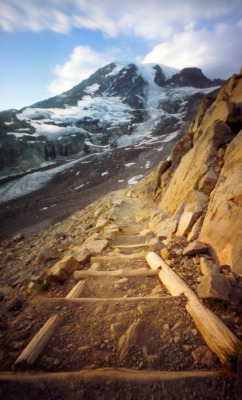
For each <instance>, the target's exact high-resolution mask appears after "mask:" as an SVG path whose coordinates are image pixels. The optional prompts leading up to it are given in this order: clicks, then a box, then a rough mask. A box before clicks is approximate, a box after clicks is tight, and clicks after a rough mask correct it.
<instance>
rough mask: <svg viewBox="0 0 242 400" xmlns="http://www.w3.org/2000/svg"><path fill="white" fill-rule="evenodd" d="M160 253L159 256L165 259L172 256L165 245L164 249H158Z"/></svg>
mask: <svg viewBox="0 0 242 400" xmlns="http://www.w3.org/2000/svg"><path fill="white" fill-rule="evenodd" d="M163 243H164V242H163ZM160 255H161V257H162V258H164V259H165V260H169V259H171V258H172V257H173V254H172V252H170V251H169V250H168V249H167V247H165V248H164V249H162V250H161V251H160Z"/></svg>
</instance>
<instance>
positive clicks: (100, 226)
mask: <svg viewBox="0 0 242 400" xmlns="http://www.w3.org/2000/svg"><path fill="white" fill-rule="evenodd" d="M108 224H109V220H108V219H105V218H102V219H99V220H98V221H97V224H96V227H95V228H96V230H97V232H100V231H101V230H102V229H104V227H105V226H106V225H108Z"/></svg>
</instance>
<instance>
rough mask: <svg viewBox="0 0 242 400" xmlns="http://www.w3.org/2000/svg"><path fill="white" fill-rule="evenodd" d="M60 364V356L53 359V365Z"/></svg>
mask: <svg viewBox="0 0 242 400" xmlns="http://www.w3.org/2000/svg"><path fill="white" fill-rule="evenodd" d="M59 364H60V361H59V360H58V358H56V359H55V360H54V361H53V365H54V366H55V367H57V365H59Z"/></svg>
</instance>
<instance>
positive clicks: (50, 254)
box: [37, 247, 62, 263]
mask: <svg viewBox="0 0 242 400" xmlns="http://www.w3.org/2000/svg"><path fill="white" fill-rule="evenodd" d="M57 258H62V253H61V252H60V251H58V250H56V249H52V248H51V247H46V248H44V249H41V250H40V253H39V255H38V257H37V262H38V263H45V262H47V261H51V260H55V259H57Z"/></svg>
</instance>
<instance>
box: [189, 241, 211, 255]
mask: <svg viewBox="0 0 242 400" xmlns="http://www.w3.org/2000/svg"><path fill="white" fill-rule="evenodd" d="M207 251H208V248H207V245H206V244H205V243H202V242H200V241H199V240H195V241H194V242H191V243H189V244H188V246H187V247H186V248H185V249H184V251H183V255H184V256H194V255H196V254H204V253H207Z"/></svg>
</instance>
